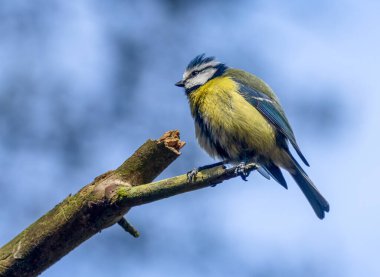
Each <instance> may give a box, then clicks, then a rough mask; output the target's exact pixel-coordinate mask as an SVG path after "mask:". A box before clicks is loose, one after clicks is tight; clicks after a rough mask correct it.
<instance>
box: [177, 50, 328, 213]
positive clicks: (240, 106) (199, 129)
mask: <svg viewBox="0 0 380 277" xmlns="http://www.w3.org/2000/svg"><path fill="white" fill-rule="evenodd" d="M175 85H176V86H178V87H183V88H184V89H185V93H186V95H187V98H188V100H189V104H190V110H191V114H192V116H193V118H194V122H195V133H196V137H197V139H198V142H199V144H200V145H201V147H202V148H204V149H205V150H206V152H207V153H208V154H209V155H210V156H212V157H213V158H218V159H221V160H225V161H227V162H228V163H231V164H237V163H242V162H243V163H247V162H254V163H256V164H258V165H259V166H260V170H259V172H261V173H262V174H263V175H264V176H265V175H266V176H270V177H272V178H273V179H274V180H276V181H277V182H278V183H279V184H281V185H282V186H283V187H285V188H286V189H287V184H286V181H285V179H284V176H283V175H282V172H281V170H280V168H283V169H285V170H286V171H288V172H289V173H290V175H291V176H292V177H293V179H294V180H295V182H296V183H297V184H298V186H299V187H300V189H301V190H302V192H303V193H304V195H305V196H306V198H307V200H308V201H309V203H310V205H311V206H312V208H313V209H314V212H315V213H316V215H317V216H318V217H319V218H320V219H323V218H324V216H325V212H328V211H329V203H328V202H327V201H326V199H325V198H324V197H323V196H322V195H321V193H320V192H319V191H318V189H317V188H316V187H315V185H314V184H313V182H312V181H311V180H310V178H309V176H308V175H307V174H306V172H305V171H304V170H303V169H302V167H301V166H300V164H299V163H298V162H297V161H296V159H295V158H294V157H293V155H292V154H291V152H290V151H289V146H288V144H289V142H290V144H291V145H292V146H293V148H294V150H295V151H296V152H297V154H298V156H299V157H300V158H301V160H302V161H303V162H304V163H305V164H306V165H307V166H309V163H308V162H307V160H306V158H305V157H304V155H303V154H302V152H301V150H300V148H299V146H298V144H297V141H296V138H295V136H294V133H293V130H292V128H291V126H290V124H289V121H288V119H287V118H286V116H285V112H284V110H283V109H282V107H281V105H280V102H279V100H278V98H277V96H276V95H275V93H274V92H273V90H272V89H271V88H270V87H269V86H268V85H267V84H266V83H265V82H264V81H263V80H261V79H260V78H258V77H256V76H255V75H252V74H250V73H248V72H246V71H243V70H239V69H233V68H229V67H227V66H226V65H225V64H223V63H221V62H219V61H217V60H216V59H215V58H214V57H205V55H204V54H203V55H199V56H197V57H195V58H194V59H193V60H192V61H191V62H190V63H189V65H188V66H187V68H186V70H185V73H184V74H183V78H182V80H181V81H179V82H177V83H176V84H175Z"/></svg>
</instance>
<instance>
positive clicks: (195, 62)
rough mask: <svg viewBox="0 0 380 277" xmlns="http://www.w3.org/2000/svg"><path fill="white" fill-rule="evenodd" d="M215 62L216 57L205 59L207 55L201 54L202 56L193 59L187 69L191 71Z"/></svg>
mask: <svg viewBox="0 0 380 277" xmlns="http://www.w3.org/2000/svg"><path fill="white" fill-rule="evenodd" d="M214 60H215V57H205V54H201V55H198V56H196V57H195V58H194V59H192V60H191V62H190V63H189V65H188V66H187V68H186V69H187V70H189V69H191V68H193V67H195V66H198V65H201V64H204V63H208V62H211V61H214Z"/></svg>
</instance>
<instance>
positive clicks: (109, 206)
mask: <svg viewBox="0 0 380 277" xmlns="http://www.w3.org/2000/svg"><path fill="white" fill-rule="evenodd" d="M184 144H185V143H184V142H182V141H180V139H179V132H178V131H169V132H167V133H165V134H164V136H163V137H161V138H160V139H159V140H156V141H153V140H148V141H147V142H146V143H145V144H144V145H142V146H141V147H140V148H139V149H138V150H137V151H136V152H135V153H134V154H133V155H132V156H131V157H130V158H129V159H127V160H126V161H125V162H124V163H123V164H122V165H121V166H120V167H119V168H117V169H116V170H114V171H109V172H107V173H105V174H102V175H100V176H98V177H97V178H95V180H94V181H93V182H92V183H90V184H88V185H86V186H85V187H83V188H82V189H81V190H80V191H79V192H78V193H76V194H75V195H73V196H71V195H70V196H68V197H67V198H66V199H65V200H63V201H62V202H61V203H60V204H58V205H57V206H56V207H54V208H53V209H52V210H51V211H49V212H48V213H46V214H45V215H44V216H42V217H41V218H40V219H38V220H37V221H36V222H35V223H33V224H32V225H30V226H29V227H28V228H26V229H25V230H24V231H22V232H21V233H20V234H19V235H18V236H16V237H15V238H14V239H13V240H11V241H10V242H9V243H7V244H6V245H4V246H3V247H2V248H0V276H36V275H38V274H39V273H41V272H42V271H44V270H45V269H47V268H48V267H49V266H51V265H52V264H54V263H55V262H57V261H58V260H59V259H60V258H62V257H63V256H64V255H66V254H67V253H69V252H70V251H71V250H73V249H74V248H75V247H77V246H78V245H80V244H81V243H82V242H84V241H85V240H87V239H89V238H90V237H92V236H93V235H94V234H96V233H98V232H100V231H101V230H102V229H105V228H107V227H109V226H111V225H113V224H115V223H117V222H119V223H120V224H121V225H122V226H124V227H126V226H127V225H128V224H126V222H125V220H124V219H123V215H124V214H125V213H127V212H128V211H129V209H130V208H131V207H133V206H137V205H142V204H146V203H149V202H152V201H157V200H160V199H163V198H167V197H170V196H174V195H177V194H180V193H184V192H188V191H192V190H196V189H200V188H204V187H207V186H214V185H216V184H218V183H221V182H222V181H224V180H227V179H230V178H233V177H236V176H238V175H239V174H240V173H239V172H237V171H236V170H235V168H229V169H226V168H225V167H224V166H217V167H213V168H210V169H206V170H202V171H200V172H199V173H198V174H197V175H196V176H195V180H193V181H188V178H187V175H186V174H184V175H180V176H176V177H173V178H169V179H165V180H161V181H158V182H154V183H150V182H151V181H152V180H153V179H154V178H155V177H157V176H158V175H159V174H160V173H161V172H162V171H163V170H164V169H165V168H166V167H167V166H168V165H169V164H170V163H172V162H173V161H174V160H175V159H176V158H177V157H178V156H179V155H180V152H179V150H180V149H181V148H182V147H183V146H184ZM254 169H256V165H254V164H249V165H247V166H246V167H245V170H246V171H248V172H250V171H251V170H254ZM132 228H133V227H132ZM134 231H136V230H134ZM132 233H133V232H132Z"/></svg>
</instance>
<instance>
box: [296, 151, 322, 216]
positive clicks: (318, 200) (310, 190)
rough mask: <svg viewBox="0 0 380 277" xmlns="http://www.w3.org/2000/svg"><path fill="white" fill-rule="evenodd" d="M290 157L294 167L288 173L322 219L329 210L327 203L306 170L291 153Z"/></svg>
mask: <svg viewBox="0 0 380 277" xmlns="http://www.w3.org/2000/svg"><path fill="white" fill-rule="evenodd" d="M290 157H291V159H292V161H293V164H294V168H293V170H292V172H290V174H291V175H292V177H293V179H294V180H295V181H296V183H297V184H298V186H299V187H300V189H301V190H302V192H303V194H304V195H305V196H306V198H307V200H308V201H309V203H310V205H311V206H312V208H313V210H314V212H315V213H316V215H317V216H318V217H319V218H320V219H323V218H324V217H325V212H326V213H327V212H329V210H330V205H329V203H328V202H327V200H326V199H325V198H324V197H323V196H322V194H321V193H320V192H319V191H318V189H317V188H316V187H315V185H314V184H313V182H312V181H311V180H310V178H309V176H307V174H306V172H305V171H304V170H303V169H302V168H301V166H300V165H299V164H298V162H297V161H296V160H295V159H294V158H293V157H292V156H291V154H290Z"/></svg>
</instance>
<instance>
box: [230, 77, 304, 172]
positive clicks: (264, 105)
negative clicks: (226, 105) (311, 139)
mask: <svg viewBox="0 0 380 277" xmlns="http://www.w3.org/2000/svg"><path fill="white" fill-rule="evenodd" d="M235 81H236V82H238V83H239V84H240V90H239V92H240V93H241V95H242V96H243V97H244V98H245V100H247V102H249V103H250V104H251V105H252V106H254V107H255V108H256V109H257V110H258V111H259V112H260V113H261V114H262V115H263V116H264V117H265V118H266V119H268V120H269V122H270V123H272V125H273V126H275V128H276V129H277V130H278V131H279V132H280V133H282V134H283V135H284V136H285V137H286V138H287V139H288V140H289V141H290V143H291V144H292V146H293V147H294V149H295V150H296V152H297V154H298V156H299V157H300V158H301V160H302V161H303V162H304V163H305V164H306V165H307V166H309V163H308V162H307V160H306V158H305V157H304V155H303V154H302V152H301V149H300V148H299V146H298V144H297V141H296V138H295V136H294V133H293V130H292V128H291V127H290V124H289V121H288V120H287V118H286V116H285V113H284V111H283V110H282V108H281V106H280V104H279V103H278V102H277V99H272V98H270V97H269V96H268V95H267V94H264V93H262V92H260V90H258V89H255V88H252V87H251V86H247V85H245V84H243V83H241V82H239V81H238V80H236V79H235Z"/></svg>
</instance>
